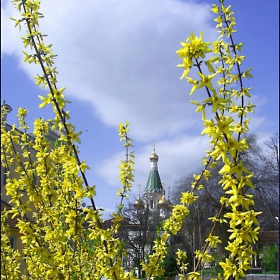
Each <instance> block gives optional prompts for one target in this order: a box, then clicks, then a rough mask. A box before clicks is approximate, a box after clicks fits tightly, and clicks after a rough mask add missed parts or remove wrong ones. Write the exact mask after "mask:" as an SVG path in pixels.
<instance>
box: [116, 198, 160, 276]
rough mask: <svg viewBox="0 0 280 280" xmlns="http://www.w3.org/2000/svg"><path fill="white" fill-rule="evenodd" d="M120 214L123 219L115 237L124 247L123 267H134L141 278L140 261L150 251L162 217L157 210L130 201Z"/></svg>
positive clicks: (128, 268)
mask: <svg viewBox="0 0 280 280" xmlns="http://www.w3.org/2000/svg"><path fill="white" fill-rule="evenodd" d="M122 216H123V218H124V221H123V222H122V226H121V227H120V229H119V230H118V233H117V237H118V238H119V239H120V240H122V241H123V243H124V248H125V249H126V256H125V268H126V269H127V270H130V271H132V270H133V269H135V268H136V269H137V275H138V277H139V278H142V277H144V274H143V272H142V262H143V261H145V260H146V258H147V256H148V255H149V254H150V252H151V251H152V247H153V243H154V241H155V240H156V238H157V236H158V234H159V228H160V227H161V223H162V221H163V219H162V218H161V216H160V213H159V211H151V210H150V209H149V208H148V207H144V204H143V207H135V205H134V204H132V203H129V204H128V205H127V206H126V207H124V208H123V211H122Z"/></svg>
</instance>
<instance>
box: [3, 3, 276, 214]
mask: <svg viewBox="0 0 280 280" xmlns="http://www.w3.org/2000/svg"><path fill="white" fill-rule="evenodd" d="M41 2H42V3H41V12H42V13H43V14H44V16H45V18H44V19H42V20H41V24H40V29H41V32H42V33H44V34H47V35H48V37H47V38H46V43H53V51H54V53H55V54H57V55H58V57H57V59H56V66H57V70H58V72H59V75H58V82H59V83H58V85H59V87H63V86H66V91H65V95H66V98H67V99H68V100H70V101H72V103H71V104H69V106H68V108H67V109H68V110H70V115H71V120H72V123H73V124H74V125H75V126H76V130H77V131H82V132H83V133H82V135H81V140H82V144H81V145H80V146H79V149H80V157H81V159H82V160H84V159H86V161H87V164H88V165H89V166H90V168H91V169H90V171H88V172H87V177H88V180H89V183H90V184H91V185H92V184H95V185H96V187H97V197H96V198H95V201H96V204H97V206H98V207H103V208H105V209H106V211H111V210H114V209H115V207H116V205H117V203H118V202H119V201H120V199H119V198H118V197H116V192H117V189H118V188H119V187H120V183H119V180H118V166H119V159H121V158H123V159H124V157H125V150H124V148H123V147H122V143H120V142H119V137H118V132H117V128H118V124H119V123H120V122H124V121H130V123H131V124H130V129H131V132H130V136H131V137H132V138H133V139H134V151H135V184H134V185H133V188H132V193H131V199H134V198H135V196H137V192H138V186H137V185H138V184H141V185H142V187H141V188H142V190H143V189H144V187H145V185H146V183H147V179H148V175H149V170H150V162H149V156H150V154H151V153H152V150H153V140H154V139H155V140H156V152H157V154H158V155H159V163H158V165H159V173H160V176H161V179H162V182H163V183H164V184H165V187H166V189H167V187H168V186H170V187H171V189H172V186H173V184H174V182H175V181H176V180H178V179H180V178H181V177H182V176H184V175H188V174H189V173H190V172H193V171H196V169H197V168H198V167H199V166H200V163H201V158H202V157H203V155H204V151H205V150H207V149H208V143H207V141H208V140H207V138H206V137H201V136H200V132H201V130H202V124H201V117H200V115H197V114H195V113H194V111H195V106H194V105H192V104H191V103H190V102H189V100H190V96H189V90H190V86H189V85H188V84H187V81H186V80H180V76H181V74H182V70H181V69H179V68H177V67H176V65H177V64H178V63H179V60H178V57H177V55H176V54H175V52H176V50H177V49H179V48H180V41H184V40H185V39H186V38H187V37H188V36H189V34H190V32H194V33H195V34H197V35H198V34H199V32H200V31H203V32H204V37H205V40H206V41H213V40H215V39H216V38H217V37H218V33H217V31H216V30H215V23H214V22H213V19H214V15H213V14H212V13H211V11H210V9H211V3H215V1H201V0H199V1H194V0H193V1H176V0H152V1H151V0H141V1H140V0H135V1H131V0H121V1H117V0H103V1H100V0H86V1H83V6H82V7H81V6H80V2H79V1H73V0H68V1H66V0H60V1H46V0H42V1H41ZM217 2H218V1H216V3H217ZM231 3H232V8H233V10H234V11H235V12H236V22H237V25H236V29H237V30H238V33H236V35H235V41H236V42H244V47H243V54H244V55H245V56H246V60H245V62H244V64H243V65H242V69H243V70H246V69H247V68H249V67H251V66H252V67H253V70H252V71H251V73H252V74H253V76H254V78H253V79H251V80H248V81H247V82H246V83H247V86H252V87H253V91H252V99H251V100H252V103H253V104H256V105H257V108H256V113H255V114H254V115H252V117H253V118H252V121H251V132H252V133H256V134H257V135H258V136H259V139H260V142H263V141H265V140H266V139H268V138H269V137H270V136H272V135H273V134H275V133H276V132H278V127H279V107H278V106H279V105H278V104H279V64H278V61H279V2H278V1H276V0H270V1H264V0H263V1H261V0H260V1H255V0H246V1H243V0H235V1H227V0H225V4H226V5H228V4H231ZM10 16H13V17H17V12H16V10H15V9H14V8H13V7H12V6H11V4H10V3H9V1H6V0H1V100H2V101H3V100H5V101H6V103H8V104H9V105H10V106H11V107H12V108H13V111H12V112H11V113H10V114H9V117H8V122H9V123H17V120H16V111H17V108H18V107H20V106H21V107H25V108H27V109H28V111H29V117H28V120H29V124H30V130H32V128H33V124H32V122H33V120H34V118H36V117H43V118H45V119H48V118H51V117H52V116H53V115H52V112H51V110H50V109H48V108H46V109H38V104H39V102H40V101H39V99H38V95H43V94H44V93H45V92H44V90H42V89H41V88H40V87H36V86H35V83H34V79H33V78H32V77H33V76H35V75H36V74H39V73H41V70H40V69H39V68H36V67H35V66H34V65H30V64H24V63H23V54H22V52H21V51H22V50H23V46H22V43H21V39H20V36H22V35H21V33H20V32H19V31H18V29H17V28H14V22H13V21H11V20H9V17H10ZM196 94H197V96H198V98H205V97H204V94H205V93H204V91H203V90H201V91H198V92H197V93H196ZM192 99H194V97H192Z"/></svg>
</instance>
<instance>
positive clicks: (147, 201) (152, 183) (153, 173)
mask: <svg viewBox="0 0 280 280" xmlns="http://www.w3.org/2000/svg"><path fill="white" fill-rule="evenodd" d="M158 160H159V156H158V155H157V154H156V152H155V149H154V150H153V153H152V154H151V156H150V162H151V169H150V174H149V177H148V181H147V184H146V187H145V189H144V192H143V194H144V198H143V200H142V199H141V198H140V193H139V194H138V198H137V199H136V200H135V202H134V207H135V208H136V209H143V208H148V209H149V210H150V211H153V212H154V211H159V212H160V216H161V217H162V218H163V219H166V218H168V217H169V216H170V212H171V210H172V206H173V204H172V203H171V202H170V198H169V197H168V199H166V198H165V190H164V188H163V187H162V183H161V179H160V176H159V172H158Z"/></svg>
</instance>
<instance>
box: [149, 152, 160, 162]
mask: <svg viewBox="0 0 280 280" xmlns="http://www.w3.org/2000/svg"><path fill="white" fill-rule="evenodd" d="M152 159H156V160H158V159H159V156H158V155H157V154H156V152H155V150H154V151H153V153H152V154H151V156H150V160H152Z"/></svg>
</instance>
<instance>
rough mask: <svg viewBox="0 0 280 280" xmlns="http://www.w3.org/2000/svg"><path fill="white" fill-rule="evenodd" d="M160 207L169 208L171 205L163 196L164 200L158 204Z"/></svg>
mask: <svg viewBox="0 0 280 280" xmlns="http://www.w3.org/2000/svg"><path fill="white" fill-rule="evenodd" d="M158 205H159V206H168V205H169V202H168V201H167V200H166V199H165V197H164V196H162V198H161V199H160V200H159V202H158Z"/></svg>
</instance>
